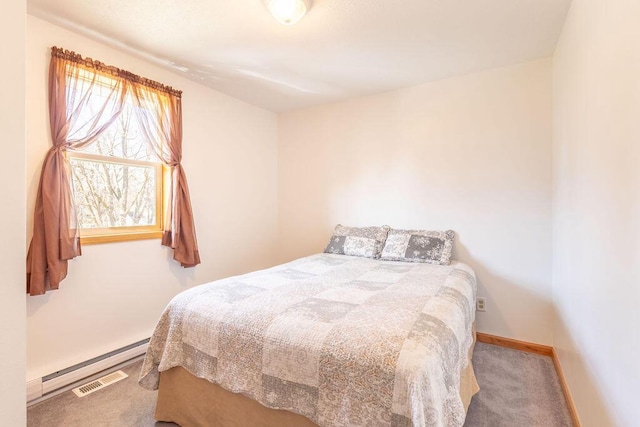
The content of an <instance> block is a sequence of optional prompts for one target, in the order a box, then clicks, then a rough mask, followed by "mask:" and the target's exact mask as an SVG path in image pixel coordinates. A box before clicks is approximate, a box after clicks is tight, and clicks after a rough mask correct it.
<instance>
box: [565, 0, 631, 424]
mask: <svg viewBox="0 0 640 427" xmlns="http://www.w3.org/2000/svg"><path fill="white" fill-rule="evenodd" d="M638 17H640V2H638V1H637V0H608V1H600V0H574V1H573V4H572V6H571V9H570V12H569V15H568V18H567V22H566V24H565V27H564V30H563V33H562V36H561V38H560V42H559V44H558V47H557V50H556V53H555V56H554V71H553V86H554V99H553V107H554V108H553V110H554V301H555V304H556V306H557V310H558V322H557V324H556V328H555V333H554V346H555V347H556V349H557V351H558V353H559V356H560V360H561V363H562V366H563V370H564V373H565V375H566V378H567V381H568V383H569V386H570V389H571V392H572V395H573V398H574V400H575V403H576V406H577V409H578V412H579V414H580V418H581V420H582V423H583V425H584V426H598V427H602V426H609V425H620V426H632V425H638V422H639V421H638V420H640V405H639V404H638V396H640V363H639V362H640V330H639V329H638V325H640V314H639V313H640V310H639V309H638V301H640V44H639V43H638V41H640V25H638Z"/></svg>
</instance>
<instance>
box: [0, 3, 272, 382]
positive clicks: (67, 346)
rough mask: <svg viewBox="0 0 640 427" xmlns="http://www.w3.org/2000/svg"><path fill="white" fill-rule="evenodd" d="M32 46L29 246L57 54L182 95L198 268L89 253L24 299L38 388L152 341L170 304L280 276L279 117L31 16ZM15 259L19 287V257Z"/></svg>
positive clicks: (110, 250) (107, 249)
mask: <svg viewBox="0 0 640 427" xmlns="http://www.w3.org/2000/svg"><path fill="white" fill-rule="evenodd" d="M3 13H4V12H3ZM27 35H28V45H27V63H28V69H27V75H26V78H27V184H28V209H27V212H28V232H27V237H28V238H29V239H30V236H31V227H32V225H31V224H32V215H33V205H34V200H35V191H36V189H37V184H38V179H39V174H40V168H41V164H42V160H43V158H44V155H45V153H46V152H47V150H48V149H49V147H50V145H51V138H50V135H49V121H48V105H47V74H48V71H47V70H48V64H49V58H50V55H49V51H50V47H51V46H53V45H57V46H59V47H63V48H66V49H70V50H74V51H76V52H78V53H80V54H82V55H85V56H89V57H92V58H94V59H99V60H100V61H102V62H105V63H108V64H113V65H116V66H118V67H120V68H124V69H127V70H129V71H132V72H134V73H136V74H139V75H143V76H145V77H148V78H151V79H154V80H158V81H160V82H162V83H165V84H168V85H171V86H173V87H175V88H177V89H181V90H183V91H184V93H183V110H184V111H183V121H184V126H183V127H184V142H183V147H184V150H183V153H184V162H183V164H184V167H185V171H186V173H187V179H188V182H189V186H190V190H191V200H192V203H193V209H194V215H195V221H196V230H197V232H198V242H199V245H200V255H201V258H202V264H201V265H199V266H197V267H195V268H194V269H183V268H181V267H180V266H179V264H178V263H176V262H175V261H173V259H172V253H171V250H169V249H167V248H164V247H162V246H160V241H159V240H147V241H138V242H124V243H112V244H103V245H93V246H84V247H83V255H82V256H81V257H79V258H77V259H76V260H74V261H72V262H70V265H69V275H68V277H67V279H66V280H65V281H63V282H62V284H61V285H60V289H59V290H57V291H53V292H49V293H47V294H46V295H44V296H38V297H29V298H28V307H27V310H28V331H27V343H28V359H27V379H31V378H37V377H39V376H41V375H43V374H48V373H51V372H53V371H55V370H57V369H60V368H65V367H67V366H70V365H72V364H74V363H77V362H81V361H84V360H86V359H88V358H90V357H94V356H96V355H100V354H103V353H104V352H107V351H111V350H114V349H116V348H118V347H121V346H124V345H127V344H130V343H132V342H135V341H137V340H140V339H143V338H146V337H149V336H150V334H151V331H152V329H153V327H154V326H155V323H156V321H157V320H158V318H159V316H160V314H161V312H162V310H163V308H164V307H165V305H166V304H167V302H168V301H169V299H170V298H171V297H173V296H174V295H175V294H177V293H178V292H180V291H182V290H184V289H186V288H188V287H190V286H193V285H197V284H201V283H204V282H207V281H210V280H213V279H216V278H220V277H223V276H229V275H233V274H239V273H243V272H247V271H250V270H255V269H258V268H262V267H267V266H271V265H272V264H274V256H273V253H274V250H273V248H274V244H275V238H276V232H277V153H276V150H277V121H276V115H275V114H274V113H271V112H268V111H265V110H262V109H259V108H256V107H253V106H250V105H248V104H245V103H243V102H240V101H238V100H235V99H233V98H230V97H228V96H226V95H222V94H220V93H218V92H215V91H213V90H210V89H207V88H205V87H203V86H200V85H198V84H196V83H193V82H192V81H189V80H186V79H184V78H182V77H181V76H178V75H177V74H173V73H171V72H168V71H166V70H164V69H161V68H159V67H157V66H153V65H150V64H148V63H146V62H144V61H141V60H138V59H137V58H134V57H132V56H130V55H127V54H124V53H121V52H119V51H116V50H113V49H110V48H107V47H106V46H104V45H102V44H100V43H97V42H95V41H92V40H89V39H87V38H84V37H81V36H79V35H77V34H74V33H72V32H69V31H67V30H64V29H62V28H59V27H56V26H54V25H52V24H49V23H47V22H45V21H42V20H40V19H37V18H34V17H31V16H29V17H28V21H27ZM10 39H11V40H12V43H13V40H14V39H13V37H11V38H10ZM21 75H22V74H21ZM20 78H21V77H20ZM5 81H11V82H14V81H20V79H19V78H7V79H5ZM5 84H6V83H5ZM3 120H4V119H3ZM11 120H13V119H11ZM16 168H19V166H16ZM18 171H19V169H18ZM19 217H20V221H16V223H17V224H18V226H17V227H15V229H20V230H23V229H24V228H23V227H21V226H20V225H19V224H20V223H21V221H23V218H24V213H23V212H22V211H21V214H20V215H19ZM13 230H14V229H11V230H9V231H10V232H13ZM21 241H24V235H23V236H22V238H21ZM12 250H13V248H12ZM17 252H20V256H19V257H18V259H17V261H15V262H16V263H17V265H19V266H20V280H21V282H20V283H21V284H22V283H23V282H24V271H23V270H24V257H23V252H24V251H21V250H18V251H17ZM5 259H6V258H5ZM21 286H22V285H21ZM20 292H23V288H22V287H21V288H20ZM16 309H18V310H19V307H18V308H16ZM22 381H23V385H24V378H22Z"/></svg>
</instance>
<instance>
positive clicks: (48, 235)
mask: <svg viewBox="0 0 640 427" xmlns="http://www.w3.org/2000/svg"><path fill="white" fill-rule="evenodd" d="M105 77H107V78H105ZM180 95H181V93H180V92H179V91H175V90H173V89H171V88H169V87H166V86H163V85H161V84H159V83H156V82H153V81H151V80H148V79H144V78H141V77H139V76H136V75H134V74H131V73H129V72H126V71H123V70H119V69H117V68H115V67H110V66H106V65H104V64H102V63H100V62H98V61H93V60H91V59H88V58H87V59H85V58H82V57H81V56H80V55H78V54H75V53H73V52H69V51H65V50H63V49H59V48H56V47H53V48H52V49H51V63H50V67H49V118H50V127H51V135H52V141H53V147H52V148H51V149H50V150H49V152H48V153H47V155H46V157H45V160H44V163H43V166H42V173H41V177H40V184H39V186H38V192H37V196H36V204H35V209H34V224H33V237H32V239H31V244H30V245H29V252H28V254H27V292H28V293H29V294H31V295H41V294H44V293H45V292H46V291H47V290H48V289H57V288H58V286H59V285H60V282H61V281H62V280H63V279H64V278H65V277H66V275H67V261H68V260H70V259H72V258H74V257H76V256H79V255H81V253H82V252H81V247H80V239H79V235H78V230H77V226H76V216H75V209H74V203H73V194H72V189H71V173H70V168H69V164H68V161H67V159H66V157H65V155H64V153H65V151H67V150H79V149H82V148H85V147H87V146H88V145H89V144H92V143H93V142H94V141H96V140H97V139H98V138H99V137H100V135H101V134H102V133H103V132H104V131H105V130H106V129H108V127H109V126H110V125H111V124H112V123H113V122H114V121H115V120H116V119H117V118H118V116H119V115H120V113H121V112H122V111H123V108H124V104H125V100H126V98H127V96H132V97H133V98H134V99H135V100H137V101H136V102H137V103H138V105H139V106H144V107H153V109H151V110H150V111H152V112H150V111H149V110H145V108H138V109H136V110H137V111H136V113H137V115H138V120H139V122H140V123H141V124H142V125H143V128H144V129H145V133H146V134H147V135H148V136H149V137H151V136H153V137H154V138H153V139H150V140H149V141H150V143H151V146H152V147H153V148H154V150H155V152H156V154H157V155H158V157H159V158H160V159H162V161H163V162H164V163H166V165H167V166H168V167H170V168H171V172H172V176H173V180H172V181H173V182H172V186H173V188H172V189H171V190H172V191H171V192H170V195H169V203H168V207H167V209H166V210H167V211H168V213H167V214H165V217H166V221H165V224H164V225H163V231H164V234H163V239H162V244H163V245H165V246H170V247H172V248H173V249H174V258H175V259H176V260H177V261H179V262H180V263H181V264H182V266H184V267H192V266H195V265H197V264H199V263H200V257H199V253H198V246H197V241H196V235H195V227H194V223H193V215H192V210H191V202H190V199H189V192H188V187H187V181H186V177H185V175H184V171H183V170H182V167H181V164H180V161H181V159H182V109H181V100H180ZM141 102H142V104H141ZM96 106H98V107H97V108H96ZM156 137H158V138H156Z"/></svg>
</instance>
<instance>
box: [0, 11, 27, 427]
mask: <svg viewBox="0 0 640 427" xmlns="http://www.w3.org/2000/svg"><path fill="white" fill-rule="evenodd" d="M25 13H26V2H25V1H24V0H11V1H5V2H3V4H2V13H0V35H2V40H3V41H4V42H3V43H2V48H0V50H1V54H2V67H0V82H2V89H0V129H2V155H3V158H4V162H3V163H4V164H3V165H2V168H0V183H2V184H1V185H2V190H1V191H2V197H3V206H2V210H0V212H1V213H0V218H1V219H2V224H4V227H3V228H4V229H3V232H2V241H3V244H2V247H0V260H1V261H0V269H1V270H2V283H0V301H1V302H2V309H0V372H2V379H1V380H0V414H1V415H0V417H1V418H2V424H3V425H7V426H22V425H25V423H26V419H25V416H26V410H25V405H24V402H25V396H26V391H25V381H24V370H25V351H26V344H25V341H26V340H25V329H26V321H25V290H26V288H25V278H26V276H25V258H24V257H25V253H26V252H25V242H24V227H25V190H24V188H25V185H24V176H25V114H24V92H25V82H24V72H25V53H24V45H25V35H26V34H25V16H26V15H25Z"/></svg>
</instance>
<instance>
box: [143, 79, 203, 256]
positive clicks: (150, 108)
mask: <svg viewBox="0 0 640 427" xmlns="http://www.w3.org/2000/svg"><path fill="white" fill-rule="evenodd" d="M131 89H132V90H131V95H132V97H133V99H134V102H135V105H136V106H138V107H139V108H136V113H135V117H136V119H137V120H138V123H140V127H141V128H142V129H143V132H144V134H145V139H146V140H147V141H149V144H150V145H151V147H153V150H154V152H155V153H156V155H157V156H158V157H159V158H160V159H161V160H162V162H163V163H164V164H165V165H166V166H167V167H169V168H170V173H171V177H172V179H171V189H170V190H169V191H168V192H167V198H168V209H165V215H164V224H163V230H162V231H163V234H162V244H163V245H165V246H169V247H171V248H173V250H174V251H173V258H174V259H175V260H176V261H179V262H180V264H181V265H182V266H183V267H194V266H196V265H198V264H200V254H199V252H198V243H197V239H196V231H195V226H194V223H193V213H192V209H191V199H190V197H189V187H188V185H187V177H186V175H185V173H184V169H183V168H182V165H181V163H180V162H181V161H182V100H181V98H180V96H179V94H176V93H172V92H162V91H158V90H157V89H155V88H153V87H149V86H148V85H142V84H138V83H135V82H134V83H132V84H131Z"/></svg>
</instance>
